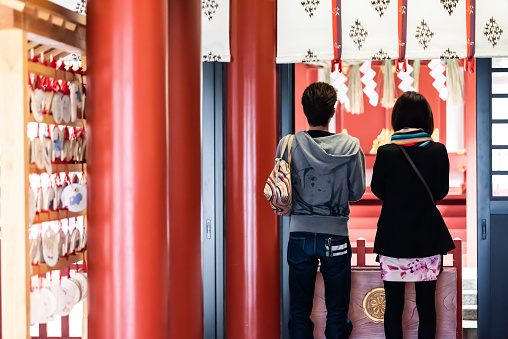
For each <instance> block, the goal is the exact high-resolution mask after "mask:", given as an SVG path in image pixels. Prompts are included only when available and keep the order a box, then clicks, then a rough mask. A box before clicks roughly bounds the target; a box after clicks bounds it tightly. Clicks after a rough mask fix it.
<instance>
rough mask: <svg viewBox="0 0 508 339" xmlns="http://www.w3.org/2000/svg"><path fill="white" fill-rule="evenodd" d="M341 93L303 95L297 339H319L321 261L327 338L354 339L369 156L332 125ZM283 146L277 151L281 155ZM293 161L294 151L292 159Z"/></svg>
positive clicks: (295, 174)
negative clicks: (353, 231) (353, 298)
mask: <svg viewBox="0 0 508 339" xmlns="http://www.w3.org/2000/svg"><path fill="white" fill-rule="evenodd" d="M336 102H337V93H336V92H335V89H334V88H333V87H332V86H331V85H329V84H327V83H323V82H318V83H313V84H312V85H310V86H309V87H307V89H305V92H304V93H303V96H302V105H303V111H304V113H305V116H306V117H307V121H308V123H309V126H310V128H309V130H308V131H306V132H304V131H302V132H298V133H297V134H296V135H295V139H294V141H293V145H292V147H291V152H292V160H291V164H290V166H291V181H292V188H293V207H292V212H291V221H290V232H291V233H290V238H289V245H288V258H287V259H288V263H289V291H290V296H291V307H290V320H289V332H290V334H291V338H292V339H307V338H313V331H314V324H313V323H312V321H311V320H310V314H311V313H312V306H313V305H312V304H313V298H314V286H315V281H316V272H317V268H318V263H319V262H321V268H320V271H321V273H322V275H323V279H324V283H325V303H326V309H327V318H326V330H325V335H326V338H327V339H343V338H349V335H350V334H351V331H352V329H353V325H352V324H351V321H350V320H349V318H348V315H347V314H348V309H349V294H350V290H351V245H350V243H349V237H348V227H347V223H348V220H349V202H350V201H357V200H360V198H361V197H362V196H363V194H364V193H365V156H364V154H363V152H362V149H361V148H360V143H359V141H358V139H356V138H353V137H350V136H348V135H346V134H343V133H340V134H333V133H330V132H329V129H328V126H329V124H330V120H331V118H332V117H333V114H334V113H335V109H334V106H335V103H336ZM281 149H282V142H280V143H279V147H278V148H277V157H280V153H281ZM284 158H285V160H286V161H287V153H286V154H285V155H284Z"/></svg>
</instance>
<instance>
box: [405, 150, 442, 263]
mask: <svg viewBox="0 0 508 339" xmlns="http://www.w3.org/2000/svg"><path fill="white" fill-rule="evenodd" d="M399 148H400V149H401V151H402V153H404V155H405V156H406V159H407V161H409V163H410V164H411V167H413V169H414V170H415V172H416V174H417V175H418V178H420V180H421V182H422V183H423V186H425V189H426V190H427V193H429V197H430V200H432V204H433V205H434V206H435V205H436V201H435V200H434V196H433V195H432V191H431V190H430V188H429V185H427V182H426V181H425V179H424V178H423V176H422V174H421V173H420V171H419V170H418V168H417V167H416V165H415V163H414V162H413V160H412V159H411V157H410V156H409V154H407V151H406V150H405V149H404V147H403V146H400V145H399ZM441 265H442V263H441Z"/></svg>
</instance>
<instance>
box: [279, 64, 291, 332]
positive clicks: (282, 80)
mask: <svg viewBox="0 0 508 339" xmlns="http://www.w3.org/2000/svg"><path fill="white" fill-rule="evenodd" d="M277 74H278V91H279V95H278V106H279V107H278V109H279V139H281V138H282V137H283V136H285V135H287V134H292V133H295V64H278V65H277ZM279 235H280V236H279V238H280V277H281V279H280V337H281V339H284V338H289V328H288V323H289V265H288V263H287V260H286V257H287V247H288V242H289V217H280V222H279Z"/></svg>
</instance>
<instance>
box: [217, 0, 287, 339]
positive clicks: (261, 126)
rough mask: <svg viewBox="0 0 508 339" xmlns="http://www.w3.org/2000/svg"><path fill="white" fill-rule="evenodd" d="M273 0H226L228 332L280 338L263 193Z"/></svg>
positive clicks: (271, 138)
mask: <svg viewBox="0 0 508 339" xmlns="http://www.w3.org/2000/svg"><path fill="white" fill-rule="evenodd" d="M275 42H276V1H273V0H257V1H244V0H232V1H231V55H232V62H231V63H230V64H228V65H227V80H226V81H227V93H226V100H227V121H226V162H227V164H226V302H227V304H226V330H227V336H228V338H234V339H260V338H263V339H272V338H273V339H275V338H280V300H279V299H280V276H279V275H280V271H279V269H280V265H279V229H278V220H277V217H276V216H275V214H274V213H273V212H272V210H271V209H270V207H269V205H268V202H267V201H266V199H265V197H264V196H263V188H264V184H265V182H266V178H267V177H268V174H269V173H270V171H271V169H273V163H274V157H275V148H276V146H277V141H278V140H277V130H278V125H277V74H276V67H275V52H276V43H275Z"/></svg>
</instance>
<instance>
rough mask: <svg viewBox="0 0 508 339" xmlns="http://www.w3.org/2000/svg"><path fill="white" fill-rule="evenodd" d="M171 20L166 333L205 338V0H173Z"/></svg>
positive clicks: (182, 338) (180, 338)
mask: <svg viewBox="0 0 508 339" xmlns="http://www.w3.org/2000/svg"><path fill="white" fill-rule="evenodd" d="M168 21H169V29H168V43H169V46H168V47H169V50H168V54H169V92H168V104H169V243H170V244H169V250H170V256H169V258H170V264H169V269H170V284H169V294H170V295H169V335H168V336H166V338H171V339H173V338H175V339H202V338H203V283H202V275H201V229H200V227H201V226H200V225H201V213H200V211H201V143H200V109H201V107H200V96H201V83H200V82H201V74H200V72H201V1H200V0H170V1H169V20H168ZM147 338H148V337H147ZM231 338H234V337H231Z"/></svg>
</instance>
